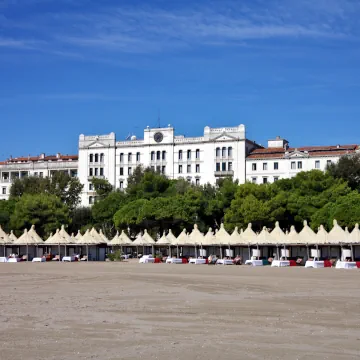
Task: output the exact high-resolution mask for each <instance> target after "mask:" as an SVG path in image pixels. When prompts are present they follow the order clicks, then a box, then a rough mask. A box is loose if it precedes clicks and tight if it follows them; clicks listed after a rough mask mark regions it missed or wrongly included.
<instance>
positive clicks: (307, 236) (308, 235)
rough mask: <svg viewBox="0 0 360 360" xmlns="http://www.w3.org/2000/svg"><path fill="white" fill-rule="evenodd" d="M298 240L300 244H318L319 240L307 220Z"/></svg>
mask: <svg viewBox="0 0 360 360" xmlns="http://www.w3.org/2000/svg"><path fill="white" fill-rule="evenodd" d="M298 240H299V243H300V244H317V241H318V239H317V238H316V235H315V233H314V231H313V230H312V229H311V228H310V227H309V225H308V224H307V221H306V220H304V227H303V228H302V230H301V231H300V232H299V236H298Z"/></svg>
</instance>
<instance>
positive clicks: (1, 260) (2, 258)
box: [0, 256, 8, 263]
mask: <svg viewBox="0 0 360 360" xmlns="http://www.w3.org/2000/svg"><path fill="white" fill-rule="evenodd" d="M7 261H8V259H7V257H5V256H0V263H4V262H7Z"/></svg>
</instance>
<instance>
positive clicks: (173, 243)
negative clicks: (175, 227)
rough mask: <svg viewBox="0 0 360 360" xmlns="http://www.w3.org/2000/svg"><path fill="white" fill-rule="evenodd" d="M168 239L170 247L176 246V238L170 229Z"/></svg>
mask: <svg viewBox="0 0 360 360" xmlns="http://www.w3.org/2000/svg"><path fill="white" fill-rule="evenodd" d="M166 238H167V239H168V241H169V243H170V245H176V236H175V235H174V234H173V232H172V231H171V229H169V232H168V233H167V235H166Z"/></svg>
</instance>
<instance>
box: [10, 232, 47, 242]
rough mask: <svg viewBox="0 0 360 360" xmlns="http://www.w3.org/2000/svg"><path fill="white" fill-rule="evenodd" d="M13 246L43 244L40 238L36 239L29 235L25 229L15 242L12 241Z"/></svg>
mask: <svg viewBox="0 0 360 360" xmlns="http://www.w3.org/2000/svg"><path fill="white" fill-rule="evenodd" d="M39 239H40V240H39ZM14 244H15V245H41V244H44V241H42V240H41V238H40V237H39V238H38V237H34V236H31V233H29V231H27V229H25V230H24V233H23V234H22V235H21V236H20V237H19V238H18V239H17V240H16V241H14Z"/></svg>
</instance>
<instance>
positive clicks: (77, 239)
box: [75, 230, 82, 243]
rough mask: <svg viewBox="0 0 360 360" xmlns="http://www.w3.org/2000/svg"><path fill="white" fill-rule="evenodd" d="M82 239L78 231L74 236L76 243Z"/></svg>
mask: <svg viewBox="0 0 360 360" xmlns="http://www.w3.org/2000/svg"><path fill="white" fill-rule="evenodd" d="M81 238H82V235H81V232H80V230H78V232H77V234H76V235H75V239H76V243H77V242H78V241H79V240H80V239H81Z"/></svg>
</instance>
